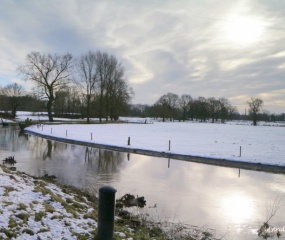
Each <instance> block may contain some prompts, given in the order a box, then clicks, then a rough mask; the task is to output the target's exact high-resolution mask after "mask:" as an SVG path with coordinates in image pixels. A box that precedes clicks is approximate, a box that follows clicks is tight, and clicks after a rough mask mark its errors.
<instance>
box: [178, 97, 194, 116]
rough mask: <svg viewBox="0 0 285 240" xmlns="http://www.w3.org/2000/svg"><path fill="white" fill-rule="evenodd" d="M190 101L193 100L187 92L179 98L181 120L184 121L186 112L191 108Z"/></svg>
mask: <svg viewBox="0 0 285 240" xmlns="http://www.w3.org/2000/svg"><path fill="white" fill-rule="evenodd" d="M192 102H193V99H192V97H191V95H188V94H183V95H182V96H181V98H180V99H179V106H180V108H181V110H182V119H183V121H185V120H186V118H187V113H188V112H189V111H190V109H191V105H192Z"/></svg>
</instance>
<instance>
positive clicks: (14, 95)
mask: <svg viewBox="0 0 285 240" xmlns="http://www.w3.org/2000/svg"><path fill="white" fill-rule="evenodd" d="M1 94H2V95H4V96H5V97H6V100H7V104H8V106H7V107H8V109H10V110H11V116H12V118H15V117H16V112H17V108H18V107H19V106H20V105H21V97H22V96H24V88H23V87H22V86H21V85H19V84H17V83H13V84H8V85H7V86H6V87H3V88H2V89H1Z"/></svg>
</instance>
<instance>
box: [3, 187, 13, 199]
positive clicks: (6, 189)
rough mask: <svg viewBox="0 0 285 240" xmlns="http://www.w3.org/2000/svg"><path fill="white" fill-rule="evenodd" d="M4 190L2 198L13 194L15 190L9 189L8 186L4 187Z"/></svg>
mask: <svg viewBox="0 0 285 240" xmlns="http://www.w3.org/2000/svg"><path fill="white" fill-rule="evenodd" d="M4 188H5V191H4V194H3V196H6V197H7V196H9V193H10V192H13V191H15V190H16V189H15V188H13V187H10V186H4Z"/></svg>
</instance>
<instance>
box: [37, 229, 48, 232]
mask: <svg viewBox="0 0 285 240" xmlns="http://www.w3.org/2000/svg"><path fill="white" fill-rule="evenodd" d="M48 231H50V229H48V228H41V229H40V230H39V231H38V232H37V233H43V232H48Z"/></svg>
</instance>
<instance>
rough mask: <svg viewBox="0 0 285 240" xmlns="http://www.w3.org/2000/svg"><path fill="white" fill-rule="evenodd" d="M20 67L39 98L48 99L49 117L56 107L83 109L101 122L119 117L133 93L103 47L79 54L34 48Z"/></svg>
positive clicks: (120, 67) (111, 56) (59, 108)
mask: <svg viewBox="0 0 285 240" xmlns="http://www.w3.org/2000/svg"><path fill="white" fill-rule="evenodd" d="M18 71H19V72H20V73H21V74H22V75H23V77H24V79H25V80H27V81H31V82H32V83H33V84H34V86H35V88H34V89H35V92H36V96H37V98H38V99H39V100H44V101H46V110H47V113H48V117H49V121H53V111H60V112H63V111H70V112H73V113H74V112H76V113H80V114H83V115H84V116H85V117H87V121H88V122H89V121H90V117H93V116H97V117H99V119H100V122H101V121H102V118H105V119H106V121H108V118H109V117H110V118H111V119H117V118H118V116H119V115H120V114H123V111H124V110H125V109H126V108H127V106H128V104H129V103H130V100H131V98H132V96H133V90H132V89H131V88H130V87H129V86H128V84H127V82H126V80H125V76H124V68H123V66H122V64H121V63H120V62H119V61H118V60H117V58H116V57H115V56H113V55H109V54H108V53H103V52H101V51H97V52H92V51H89V52H88V53H86V54H83V55H82V56H81V57H80V58H74V57H73V56H72V55H71V54H65V55H58V54H54V55H51V54H47V55H46V54H41V53H39V52H31V53H30V54H28V55H27V58H26V64H24V65H22V66H19V68H18ZM6 96H7V95H6ZM79 110H80V112H78V111H79ZM95 113H96V114H95Z"/></svg>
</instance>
